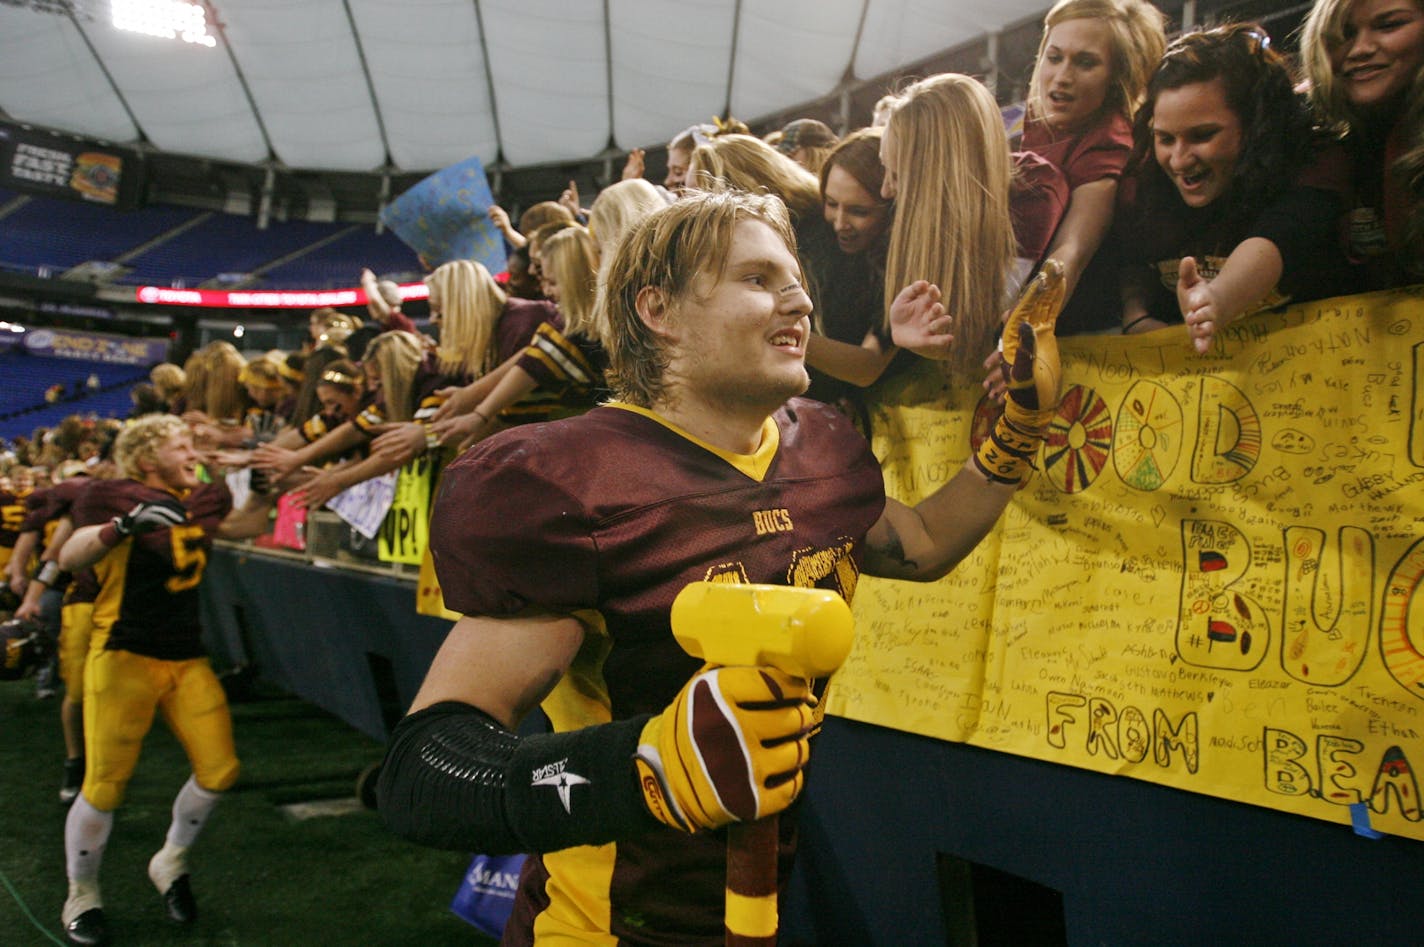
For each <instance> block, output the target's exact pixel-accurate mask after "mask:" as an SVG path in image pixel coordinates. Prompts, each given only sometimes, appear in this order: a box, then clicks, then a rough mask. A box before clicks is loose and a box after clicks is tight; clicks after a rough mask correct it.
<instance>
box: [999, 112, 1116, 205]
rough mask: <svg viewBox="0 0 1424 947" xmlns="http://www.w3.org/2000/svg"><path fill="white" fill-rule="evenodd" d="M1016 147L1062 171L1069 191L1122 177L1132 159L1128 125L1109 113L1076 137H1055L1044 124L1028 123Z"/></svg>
mask: <svg viewBox="0 0 1424 947" xmlns="http://www.w3.org/2000/svg"><path fill="white" fill-rule="evenodd" d="M1019 147H1020V148H1021V149H1023V150H1024V151H1032V152H1033V153H1034V154H1036V155H1039V156H1040V157H1042V158H1044V159H1046V160H1048V161H1050V162H1052V163H1053V164H1054V165H1056V166H1058V167H1059V168H1061V169H1062V171H1063V175H1064V177H1066V178H1067V179H1068V187H1069V189H1070V190H1071V189H1073V188H1075V187H1078V186H1080V185H1083V184H1091V183H1092V182H1094V181H1101V180H1103V179H1105V178H1108V179H1112V180H1117V179H1118V178H1120V177H1122V172H1123V168H1125V167H1126V166H1127V159H1128V158H1129V157H1131V155H1132V123H1131V122H1129V121H1128V120H1127V117H1126V116H1124V115H1122V114H1121V113H1118V112H1109V113H1107V114H1105V115H1104V116H1103V117H1102V118H1100V119H1099V120H1098V121H1097V123H1096V124H1094V125H1091V126H1090V127H1088V128H1087V129H1085V130H1083V131H1081V132H1079V133H1078V134H1076V135H1058V134H1055V133H1054V132H1053V130H1052V129H1050V128H1049V127H1048V124H1047V123H1046V122H1029V123H1028V124H1027V125H1026V126H1025V128H1024V133H1023V139H1022V141H1021V143H1020V144H1019Z"/></svg>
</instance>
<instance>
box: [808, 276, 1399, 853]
mask: <svg viewBox="0 0 1424 947" xmlns="http://www.w3.org/2000/svg"><path fill="white" fill-rule="evenodd" d="M1060 345H1061V348H1062V352H1063V359H1064V399H1063V404H1062V406H1061V407H1060V409H1059V412H1058V418H1057V420H1056V421H1055V423H1054V425H1053V429H1052V431H1051V433H1050V435H1049V436H1048V438H1047V439H1046V440H1045V443H1044V446H1043V448H1042V450H1041V452H1040V455H1039V470H1038V472H1036V473H1035V474H1034V475H1033V477H1032V479H1031V480H1030V481H1029V483H1028V484H1027V485H1026V486H1025V487H1024V489H1022V490H1021V491H1020V493H1019V495H1018V497H1017V498H1016V499H1015V501H1014V502H1013V504H1012V505H1011V506H1010V507H1009V509H1008V511H1007V512H1006V514H1005V516H1004V518H1003V520H1002V521H1001V523H1000V526H999V528H998V529H997V530H996V532H995V533H994V534H993V535H992V536H990V537H989V538H988V539H987V540H986V541H985V542H984V543H983V544H982V545H981V546H980V548H979V549H978V550H976V552H975V553H974V554H973V555H972V556H971V557H970V558H969V559H967V560H966V561H965V562H964V563H962V564H961V565H960V566H959V568H958V569H956V570H955V572H953V573H952V574H951V575H949V576H947V577H946V578H945V579H943V580H941V581H940V582H937V583H934V584H931V585H916V584H912V583H903V582H891V581H886V580H878V579H874V578H871V577H865V578H864V579H862V580H861V582H860V585H859V587H858V590H857V595H856V599H855V603H854V605H855V614H856V618H857V641H856V646H855V649H854V650H853V652H852V654H851V657H850V659H849V660H848V661H847V662H846V665H845V667H844V668H843V669H842V671H841V672H840V673H839V674H838V675H837V677H836V684H835V686H834V687H833V688H831V692H830V698H829V700H830V703H829V710H830V712H832V713H837V714H840V715H842V716H846V717H850V718H853V719H856V720H861V721H865V722H868V723H874V724H880V725H883V726H888V727H894V728H897V729H901V730H908V731H912V732H915V733H921V734H925V735H928V736H932V737H938V738H942V739H947V740H955V741H961V742H967V743H971V744H974V745H977V746H983V747H988V748H991V749H995V750H1002V751H1006V752H1011V753H1017V754H1020V755H1024V756H1031V757H1036V758H1039V759H1044V760H1049V761H1052V762H1057V763H1065V764H1070V765H1074V766H1079V767H1084V768H1088V769H1093V770H1097V771H1100V772H1107V773H1116V774H1120V775H1125V776H1131V777H1133V778H1138V779H1145V780H1148V781H1151V782H1156V783H1162V784H1166V785H1170V786H1175V787H1178V788H1181V789H1187V790H1191V791H1196V792H1202V793H1207V794H1210V795H1215V796H1221V797H1225V798H1228V799H1234V800H1238V801H1241V802H1249V803H1253V804H1257V805H1263V806H1269V807H1273V808H1277V809H1282V810H1286V811H1289V812H1295V813H1300V814H1304V815H1309V816H1313V817H1317V818H1322V819H1329V820H1332V821H1337V822H1344V823H1349V822H1350V821H1351V819H1350V808H1349V807H1350V806H1351V805H1353V804H1356V803H1363V804H1365V806H1366V807H1367V810H1368V814H1369V817H1370V822H1371V823H1372V825H1373V827H1374V828H1375V829H1378V830H1380V831H1384V832H1389V833H1392V834H1397V835H1403V836H1408V837H1411V838H1415V839H1421V840H1424V811H1421V808H1420V799H1419V789H1420V785H1419V783H1420V780H1419V777H1418V773H1417V770H1418V769H1419V768H1421V767H1424V287H1417V288H1415V289H1413V290H1404V291H1397V292H1392V293H1381V294H1374V295H1369V296H1358V297H1349V298H1342V299H1335V300H1328V301H1325V302H1323V303H1314V304H1307V305H1304V306H1298V307H1293V308H1291V309H1288V310H1285V311H1283V312H1277V313H1265V314H1261V315H1258V316H1254V317H1251V318H1250V319H1247V320H1244V321H1242V322H1240V323H1238V324H1235V325H1232V326H1230V327H1228V328H1227V329H1226V330H1225V331H1224V332H1223V333H1221V334H1220V335H1219V338H1218V341H1217V344H1216V345H1215V347H1214V348H1213V350H1212V351H1211V352H1209V353H1207V354H1206V355H1197V354H1195V353H1194V352H1192V351H1191V350H1190V348H1189V346H1188V345H1187V342H1186V337H1185V334H1184V330H1183V329H1181V328H1180V327H1179V328H1174V329H1165V330H1161V331H1159V332H1154V333H1149V334H1146V335H1138V336H1112V337H1106V336H1095V337H1080V338H1070V339H1063V340H1061V342H1060ZM981 394H982V392H981V391H980V389H979V388H978V386H977V385H971V384H967V383H966V384H949V383H947V382H946V381H945V380H944V379H943V377H942V376H940V375H939V374H937V371H936V369H935V368H934V367H933V366H921V367H919V368H917V369H916V370H915V371H914V373H912V374H911V375H907V376H901V377H899V378H897V379H894V380H892V381H891V382H889V383H887V384H885V385H883V386H882V387H881V389H879V391H878V392H877V401H876V403H874V404H872V417H873V428H874V432H875V436H874V438H873V443H874V447H875V451H876V454H877V456H880V457H881V458H882V459H883V463H884V468H885V474H886V486H887V490H888V491H889V493H890V494H891V495H892V496H895V497H897V498H899V499H902V500H906V501H910V502H913V501H915V500H917V499H919V498H920V497H922V496H924V495H926V494H927V493H929V492H931V491H933V490H934V489H935V488H936V487H938V486H939V485H940V484H942V483H944V482H945V481H946V480H948V479H949V477H951V476H953V474H954V473H955V472H956V471H957V470H958V469H959V468H960V466H962V464H963V463H964V461H965V460H966V459H967V458H968V456H969V449H970V447H969V445H970V443H971V439H972V438H973V437H978V436H982V434H983V432H984V431H986V430H987V426H988V423H989V421H990V420H991V418H992V415H993V410H992V409H989V408H988V407H987V406H986V405H984V404H983V403H982V402H981V400H980V397H979V396H980V395H981Z"/></svg>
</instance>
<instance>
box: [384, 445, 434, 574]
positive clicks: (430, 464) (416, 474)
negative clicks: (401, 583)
mask: <svg viewBox="0 0 1424 947" xmlns="http://www.w3.org/2000/svg"><path fill="white" fill-rule="evenodd" d="M434 476H435V462H434V460H433V459H432V457H431V455H430V454H428V453H427V454H421V455H420V456H419V457H417V458H415V459H414V460H412V461H411V462H410V463H408V464H406V465H405V466H404V467H402V468H401V469H400V475H399V476H398V477H397V478H396V494H395V499H394V500H392V501H391V508H390V510H389V511H387V513H386V518H385V519H384V520H382V521H381V530H380V532H379V533H377V536H378V537H379V539H380V550H379V555H380V557H381V561H382V562H403V563H406V564H407V565H412V566H418V565H420V561H421V557H422V556H424V555H425V547H426V544H427V542H428V538H429V535H430V484H431V481H432V479H433V478H434Z"/></svg>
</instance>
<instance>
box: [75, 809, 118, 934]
mask: <svg viewBox="0 0 1424 947" xmlns="http://www.w3.org/2000/svg"><path fill="white" fill-rule="evenodd" d="M113 828H114V814H113V813H112V812H100V811H99V810H98V809H95V808H94V806H93V805H91V804H90V802H89V800H88V799H85V798H84V794H83V793H80V794H79V796H78V797H77V798H76V799H75V800H74V802H73V803H72V804H71V805H70V806H69V815H68V817H67V818H66V819H65V820H64V869H65V873H66V874H67V875H68V876H69V879H70V880H71V881H89V882H93V883H94V890H95V891H96V892H97V891H98V884H99V865H100V863H101V862H102V861H103V860H104V846H105V845H107V844H108V842H109V833H110V832H111V831H113ZM91 907H97V905H91Z"/></svg>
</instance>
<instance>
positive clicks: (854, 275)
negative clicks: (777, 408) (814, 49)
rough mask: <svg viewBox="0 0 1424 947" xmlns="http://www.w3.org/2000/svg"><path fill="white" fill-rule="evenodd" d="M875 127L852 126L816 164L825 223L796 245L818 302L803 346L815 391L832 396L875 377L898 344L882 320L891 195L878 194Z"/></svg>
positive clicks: (880, 171)
mask: <svg viewBox="0 0 1424 947" xmlns="http://www.w3.org/2000/svg"><path fill="white" fill-rule="evenodd" d="M880 137H881V129H879V128H862V129H860V130H859V131H856V132H852V133H851V134H849V135H847V136H846V137H845V138H843V139H841V141H840V143H839V144H838V145H836V147H835V148H834V149H833V150H832V151H831V153H830V155H828V156H827V158H826V160H825V163H824V164H823V165H822V166H821V178H820V183H821V208H822V218H823V220H824V226H818V227H816V228H815V233H813V234H812V235H811V238H810V239H808V240H806V241H805V242H804V243H803V245H802V246H800V247H798V250H799V251H800V254H801V260H802V264H803V265H804V266H805V267H806V275H807V278H808V279H809V280H810V282H811V283H812V284H813V285H814V286H815V287H816V290H817V295H818V297H819V299H820V305H819V306H818V307H817V308H816V309H815V311H813V312H812V313H811V325H812V331H813V333H814V334H813V335H812V336H811V338H810V341H809V344H808V345H807V347H806V367H807V369H809V374H810V376H811V388H810V389H809V391H808V392H807V394H808V395H810V397H812V398H817V399H819V400H821V401H827V402H834V401H837V400H838V399H840V398H843V397H846V396H850V395H854V393H855V389H856V388H865V387H868V386H870V385H872V384H874V383H875V382H876V381H877V380H879V378H880V376H881V375H882V374H883V373H884V372H885V369H886V368H887V367H888V366H889V365H890V362H891V361H892V360H893V359H894V357H895V355H896V353H897V352H899V349H897V348H896V347H895V345H894V344H893V343H892V342H891V341H890V333H889V331H888V330H887V329H886V327H885V316H884V312H885V254H886V251H887V249H888V248H889V240H890V224H891V219H892V206H891V202H890V201H888V200H886V199H885V198H884V197H882V196H881V194H880V189H881V186H882V185H883V184H884V183H885V167H884V165H882V164H881V163H880Z"/></svg>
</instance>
